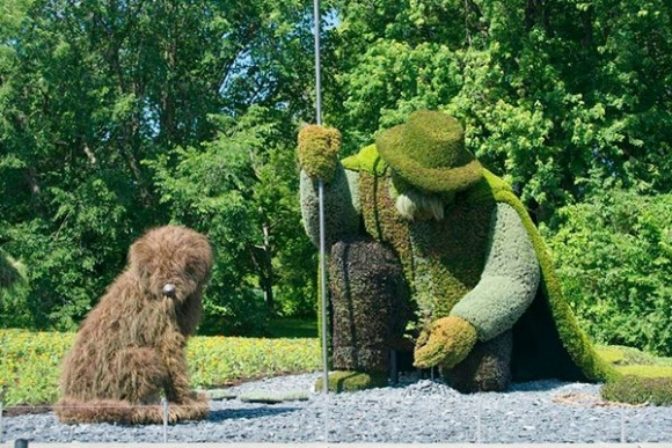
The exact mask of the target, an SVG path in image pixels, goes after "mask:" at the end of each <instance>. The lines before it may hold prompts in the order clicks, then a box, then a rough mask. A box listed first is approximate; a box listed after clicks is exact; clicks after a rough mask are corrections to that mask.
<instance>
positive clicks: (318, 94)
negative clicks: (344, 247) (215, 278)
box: [313, 0, 329, 394]
mask: <svg viewBox="0 0 672 448" xmlns="http://www.w3.org/2000/svg"><path fill="white" fill-rule="evenodd" d="M313 16H314V19H315V30H314V31H315V122H316V123H317V124H318V125H320V124H322V80H321V75H320V73H321V67H320V0H314V1H313ZM318 192H319V205H320V216H319V218H320V292H321V294H320V304H321V306H322V392H323V393H325V394H327V393H329V367H328V365H327V364H328V362H329V361H328V354H327V263H326V260H327V249H326V243H325V228H324V182H323V181H322V179H320V180H319V182H318Z"/></svg>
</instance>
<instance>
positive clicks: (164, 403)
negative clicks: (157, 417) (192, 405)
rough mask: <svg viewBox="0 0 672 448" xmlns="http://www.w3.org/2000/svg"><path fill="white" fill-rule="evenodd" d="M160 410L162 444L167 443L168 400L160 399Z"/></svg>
mask: <svg viewBox="0 0 672 448" xmlns="http://www.w3.org/2000/svg"><path fill="white" fill-rule="evenodd" d="M161 410H162V411H163V443H168V399H167V398H166V397H163V398H161Z"/></svg>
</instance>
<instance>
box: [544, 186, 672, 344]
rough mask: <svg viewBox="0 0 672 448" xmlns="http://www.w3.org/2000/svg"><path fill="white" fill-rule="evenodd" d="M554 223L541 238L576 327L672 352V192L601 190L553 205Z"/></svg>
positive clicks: (609, 338) (606, 338)
mask: <svg viewBox="0 0 672 448" xmlns="http://www.w3.org/2000/svg"><path fill="white" fill-rule="evenodd" d="M554 225H557V226H558V229H559V230H558V231H557V232H556V233H555V234H552V235H547V241H548V244H549V247H550V248H551V250H552V251H553V255H554V259H555V262H556V265H557V267H558V270H557V272H558V274H559V276H560V278H561V280H562V284H563V288H564V292H565V297H566V298H567V299H568V300H569V302H570V303H571V305H572V307H573V309H574V310H575V311H576V313H577V316H578V317H579V319H580V323H581V326H582V327H583V328H586V329H587V331H588V332H589V333H590V335H591V336H593V337H594V338H595V339H597V340H598V341H600V342H602V343H607V344H610V345H611V344H616V345H628V346H634V347H638V348H640V349H643V350H647V351H650V352H653V353H657V354H660V355H672V325H671V324H670V322H672V307H670V306H669V301H670V297H672V194H665V195H658V196H644V195H639V194H637V193H634V192H629V191H621V190H615V191H612V192H608V193H606V192H605V193H603V194H602V195H600V196H597V197H594V198H592V199H591V200H590V201H588V202H585V203H581V204H575V205H570V206H567V207H564V208H563V209H561V210H559V212H558V220H557V221H556V222H555V223H554ZM546 233H547V234H548V233H550V232H548V231H547V232H546Z"/></svg>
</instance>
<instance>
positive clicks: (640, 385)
mask: <svg viewBox="0 0 672 448" xmlns="http://www.w3.org/2000/svg"><path fill="white" fill-rule="evenodd" d="M602 398H604V399H605V400H610V401H618V402H622V403H630V404H642V403H648V404H653V405H656V406H669V405H672V378H671V377H653V378H647V377H641V376H634V375H624V376H623V377H621V378H619V379H618V380H616V381H613V382H610V383H607V384H605V385H604V386H603V387H602Z"/></svg>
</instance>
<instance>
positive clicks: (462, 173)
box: [376, 110, 482, 192]
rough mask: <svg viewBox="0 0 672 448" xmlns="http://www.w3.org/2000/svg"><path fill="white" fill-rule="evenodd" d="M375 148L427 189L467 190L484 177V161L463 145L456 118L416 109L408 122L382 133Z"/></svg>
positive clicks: (410, 179) (401, 171)
mask: <svg viewBox="0 0 672 448" xmlns="http://www.w3.org/2000/svg"><path fill="white" fill-rule="evenodd" d="M376 148H377V149H378V151H379V152H380V154H381V155H382V157H383V158H384V159H385V161H387V163H389V165H390V166H391V167H392V168H394V170H395V171H396V172H398V173H399V175H400V176H401V177H403V178H404V179H406V180H407V181H408V182H410V183H412V184H413V185H414V186H416V187H417V188H420V189H421V190H425V191H428V192H444V191H461V190H465V189H467V188H468V187H470V186H471V185H473V184H474V183H475V182H477V181H478V180H479V179H480V178H481V171H482V168H481V164H480V163H479V162H478V161H477V160H476V159H475V158H474V156H473V154H471V153H470V152H469V151H467V150H466V148H465V147H464V130H463V129H462V125H460V123H459V122H458V121H457V120H456V119H455V118H453V117H451V116H449V115H446V114H444V113H441V112H435V111H428V110H423V111H417V112H414V113H413V114H411V116H410V117H409V119H408V121H407V122H406V123H405V124H402V125H399V126H395V127H393V128H391V129H388V130H386V131H384V132H382V133H381V134H380V135H379V136H378V138H377V139H376Z"/></svg>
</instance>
